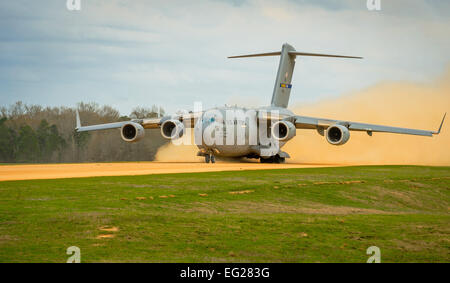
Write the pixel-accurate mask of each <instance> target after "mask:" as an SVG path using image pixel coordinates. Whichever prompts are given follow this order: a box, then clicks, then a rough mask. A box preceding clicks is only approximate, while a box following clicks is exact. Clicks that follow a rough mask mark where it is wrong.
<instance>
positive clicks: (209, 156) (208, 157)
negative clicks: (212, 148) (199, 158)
mask: <svg viewBox="0 0 450 283" xmlns="http://www.w3.org/2000/svg"><path fill="white" fill-rule="evenodd" d="M210 161H211V163H216V158H215V157H214V155H212V154H207V155H205V162H206V163H209V162H210Z"/></svg>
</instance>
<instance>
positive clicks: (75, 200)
mask: <svg viewBox="0 0 450 283" xmlns="http://www.w3.org/2000/svg"><path fill="white" fill-rule="evenodd" d="M449 200H450V167H419V166H367V167H340V168H317V169H281V170H264V171H240V172H212V173H189V174H166V175H147V176H127V177H97V178H80V179H59V180H34V181H12V182H0V262H65V261H66V260H67V258H68V257H69V256H68V255H66V248H67V247H69V246H78V247H79V248H80V249H81V261H82V262H366V261H367V258H368V257H369V255H366V249H367V248H368V247H370V246H377V247H379V248H380V250H381V261H382V262H449V261H450V241H449V240H450V214H449V207H450V206H449V204H450V201H449ZM102 229H103V230H102Z"/></svg>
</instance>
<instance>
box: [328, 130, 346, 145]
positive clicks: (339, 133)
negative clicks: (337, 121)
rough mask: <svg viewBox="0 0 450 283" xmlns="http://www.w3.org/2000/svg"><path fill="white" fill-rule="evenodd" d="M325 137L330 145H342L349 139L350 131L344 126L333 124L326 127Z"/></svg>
mask: <svg viewBox="0 0 450 283" xmlns="http://www.w3.org/2000/svg"><path fill="white" fill-rule="evenodd" d="M326 138H327V141H328V142H329V143H330V144H332V145H342V144H344V143H346V142H348V140H349V139H350V131H349V130H348V129H347V127H345V126H342V125H333V126H330V127H328V129H327V133H326Z"/></svg>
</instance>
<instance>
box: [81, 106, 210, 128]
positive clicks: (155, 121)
mask: <svg viewBox="0 0 450 283" xmlns="http://www.w3.org/2000/svg"><path fill="white" fill-rule="evenodd" d="M76 114H77V117H76V119H77V126H76V128H75V130H76V131H77V132H88V131H101V130H109V129H119V128H121V127H122V126H123V125H125V124H129V123H137V124H140V125H141V126H142V127H143V128H144V129H158V128H160V127H161V124H162V123H163V122H164V121H166V120H168V119H175V120H179V121H180V122H183V124H184V125H185V126H186V127H187V126H188V127H190V128H193V127H194V125H195V120H196V119H197V118H198V117H200V116H201V113H186V114H180V115H173V116H165V117H161V118H146V119H133V120H129V121H121V122H113V123H106V124H97V125H91V126H81V121H80V114H79V113H78V111H76Z"/></svg>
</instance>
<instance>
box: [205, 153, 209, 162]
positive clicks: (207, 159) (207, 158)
mask: <svg viewBox="0 0 450 283" xmlns="http://www.w3.org/2000/svg"><path fill="white" fill-rule="evenodd" d="M209 160H210V156H209V154H207V155H205V162H206V163H209Z"/></svg>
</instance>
